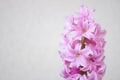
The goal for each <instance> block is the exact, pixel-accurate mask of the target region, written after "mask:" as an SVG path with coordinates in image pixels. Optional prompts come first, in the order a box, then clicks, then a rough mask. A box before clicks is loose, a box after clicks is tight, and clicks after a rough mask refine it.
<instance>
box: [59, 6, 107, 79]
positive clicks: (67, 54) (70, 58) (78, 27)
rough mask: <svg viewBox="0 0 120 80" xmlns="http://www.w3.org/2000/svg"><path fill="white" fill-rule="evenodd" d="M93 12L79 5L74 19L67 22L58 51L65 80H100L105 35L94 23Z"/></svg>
mask: <svg viewBox="0 0 120 80" xmlns="http://www.w3.org/2000/svg"><path fill="white" fill-rule="evenodd" d="M94 11H95V10H94V9H88V8H87V7H85V6H84V5H82V6H80V10H79V11H78V12H77V13H76V14H75V15H73V16H71V17H67V18H66V23H67V24H66V26H65V27H64V29H65V32H64V33H62V35H61V42H60V47H61V49H60V50H59V54H60V57H61V58H62V60H63V63H64V67H63V70H62V73H61V76H62V77H64V78H65V80H102V78H103V76H104V74H105V70H106V65H105V63H104V59H105V56H104V46H105V43H106V42H105V40H104V35H105V34H106V31H105V30H102V29H101V26H100V24H98V23H96V22H95V21H94V18H93V17H92V14H93V12H94Z"/></svg>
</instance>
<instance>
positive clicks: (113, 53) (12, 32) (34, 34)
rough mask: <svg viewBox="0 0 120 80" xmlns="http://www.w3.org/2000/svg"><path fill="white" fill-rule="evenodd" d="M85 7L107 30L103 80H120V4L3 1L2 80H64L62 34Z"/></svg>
mask: <svg viewBox="0 0 120 80" xmlns="http://www.w3.org/2000/svg"><path fill="white" fill-rule="evenodd" d="M82 4H84V5H86V6H87V7H89V8H95V9H96V12H95V13H94V14H93V15H94V17H95V20H96V21H97V22H98V23H100V24H101V25H102V28H103V29H106V30H107V35H106V37H105V38H106V41H107V44H106V47H105V56H106V60H105V62H106V65H107V71H106V74H105V76H104V80H120V46H119V45H120V0H0V80H63V78H61V77H60V75H59V74H60V72H61V69H62V60H61V59H60V57H59V55H58V53H57V52H58V49H59V42H60V33H62V32H63V27H64V25H65V17H66V16H68V15H72V14H74V12H76V11H77V10H78V9H79V6H80V5H82Z"/></svg>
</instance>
